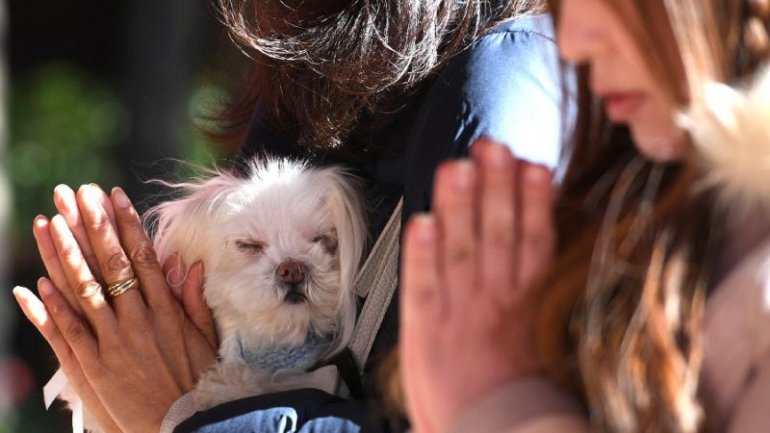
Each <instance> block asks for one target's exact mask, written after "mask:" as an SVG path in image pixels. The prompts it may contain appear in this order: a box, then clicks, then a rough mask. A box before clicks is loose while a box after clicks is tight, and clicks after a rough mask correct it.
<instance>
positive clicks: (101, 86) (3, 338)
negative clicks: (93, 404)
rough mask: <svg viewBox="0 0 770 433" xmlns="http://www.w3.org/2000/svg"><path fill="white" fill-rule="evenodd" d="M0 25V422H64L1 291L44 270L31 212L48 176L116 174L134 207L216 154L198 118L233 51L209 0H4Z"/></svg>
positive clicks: (44, 355)
mask: <svg viewBox="0 0 770 433" xmlns="http://www.w3.org/2000/svg"><path fill="white" fill-rule="evenodd" d="M0 1H2V0H0ZM0 32H2V35H3V42H4V44H3V45H2V50H3V52H2V55H0V59H1V60H2V66H1V67H0V71H1V73H0V76H1V77H2V80H0V82H1V83H2V85H0V101H2V105H1V106H2V113H1V115H0V282H2V285H0V433H9V432H23V433H34V432H66V431H69V429H70V420H69V417H68V415H67V413H65V412H64V411H63V410H62V409H61V407H59V406H54V407H53V408H52V410H51V411H49V412H48V413H45V411H44V408H43V398H42V391H41V387H42V386H43V384H44V383H45V382H46V381H47V380H48V378H49V377H50V375H51V374H52V373H53V372H54V370H55V369H56V362H55V359H54V357H53V355H52V354H51V352H50V350H49V349H48V347H47V345H46V344H45V342H44V341H43V340H42V338H41V337H40V336H39V335H38V334H37V332H36V331H35V330H34V329H33V328H32V327H31V326H30V325H29V324H28V323H27V322H26V320H23V318H22V317H21V313H20V311H19V310H18V308H17V306H16V304H15V302H14V301H13V298H12V295H11V288H12V287H13V286H15V285H24V286H26V287H30V288H32V287H34V285H35V281H36V279H37V278H38V277H39V276H41V275H43V272H44V271H43V269H42V267H41V266H40V263H39V259H38V258H37V256H36V250H35V244H34V239H33V238H32V234H31V223H32V219H33V218H34V216H35V215H37V214H39V213H43V214H46V215H49V216H51V215H52V214H53V213H54V208H53V205H52V203H51V192H52V190H53V187H54V186H55V185H57V184H59V183H66V184H69V185H70V186H72V187H73V188H77V187H78V186H79V185H81V184H83V183H90V182H95V183H98V184H101V185H103V186H104V187H106V188H110V187H112V186H114V185H121V186H123V187H124V188H125V189H126V190H127V191H128V192H129V195H130V196H132V197H133V198H134V199H135V201H137V202H139V204H140V208H146V206H148V205H150V204H152V202H153V197H156V198H157V197H158V192H157V191H156V190H154V189H153V187H152V185H148V184H147V183H146V180H148V179H154V178H164V179H173V178H178V177H179V176H180V173H179V172H178V170H179V169H178V167H179V166H180V165H179V164H176V163H174V162H173V161H174V160H184V161H191V162H193V163H195V164H197V165H211V164H212V163H215V162H217V161H220V160H222V159H223V158H226V157H227V155H228V150H227V149H223V148H221V147H218V146H215V145H212V144H211V143H208V142H207V141H206V140H205V139H203V138H202V137H201V136H200V134H198V133H197V128H196V126H200V125H199V124H198V123H196V122H199V120H197V121H196V119H200V118H201V117H205V116H206V115H207V114H211V113H213V112H214V111H215V110H216V109H217V107H218V106H220V104H221V102H222V101H224V100H226V99H227V92H226V91H225V90H223V89H224V88H225V87H226V86H224V85H223V83H222V82H223V81H225V80H226V78H223V77H226V76H228V75H227V72H228V71H226V70H225V69H226V68H225V67H224V65H225V64H226V63H227V62H226V61H224V60H223V59H226V58H228V57H237V54H234V53H237V51H236V50H235V49H233V48H232V46H231V43H230V42H229V40H228V39H227V38H226V36H225V35H224V32H223V30H222V27H221V25H220V24H219V23H218V21H217V18H216V12H215V6H214V4H213V2H212V0H123V1H120V0H118V1H104V0H70V1H66V2H56V1H47V2H42V3H41V2H33V1H29V0H7V1H5V2H4V3H3V4H2V6H1V7H0Z"/></svg>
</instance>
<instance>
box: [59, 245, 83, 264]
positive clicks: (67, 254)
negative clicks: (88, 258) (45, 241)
mask: <svg viewBox="0 0 770 433" xmlns="http://www.w3.org/2000/svg"><path fill="white" fill-rule="evenodd" d="M59 257H61V259H62V260H63V261H64V262H65V263H75V262H77V261H79V260H80V259H81V258H82V257H83V253H82V252H81V251H80V247H78V246H77V244H75V243H69V242H68V243H66V244H64V245H62V246H61V249H60V250H59Z"/></svg>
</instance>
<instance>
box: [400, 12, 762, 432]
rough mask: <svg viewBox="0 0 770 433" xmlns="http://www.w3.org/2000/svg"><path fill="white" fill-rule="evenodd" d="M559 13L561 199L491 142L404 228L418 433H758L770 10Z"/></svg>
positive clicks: (408, 388)
mask: <svg viewBox="0 0 770 433" xmlns="http://www.w3.org/2000/svg"><path fill="white" fill-rule="evenodd" d="M552 4H553V7H554V13H555V15H556V17H557V18H556V19H557V22H558V26H557V35H558V41H559V48H560V51H561V54H562V56H563V57H564V58H565V59H566V60H568V61H571V62H573V63H575V64H578V65H580V66H581V68H580V71H581V72H580V77H579V88H580V102H579V104H578V105H579V107H580V112H579V114H578V123H577V126H576V128H575V132H574V139H573V141H572V143H571V144H570V145H569V147H568V149H566V152H567V153H569V154H571V155H572V160H571V162H570V165H569V167H568V169H567V172H566V174H565V176H564V179H563V182H562V183H561V185H560V190H559V192H558V193H557V194H556V195H555V196H554V197H553V200H550V199H549V197H548V194H549V192H550V191H551V189H550V186H549V185H550V183H551V182H550V176H549V174H548V173H547V171H546V170H544V169H543V168H542V167H537V166H533V165H531V164H524V163H521V162H515V161H514V160H513V158H511V157H510V156H507V157H505V155H507V154H508V152H507V151H506V149H505V148H504V147H502V146H499V145H495V144H493V143H486V144H485V145H483V146H477V147H476V148H475V149H474V152H473V158H472V159H471V160H470V161H461V162H453V163H449V164H446V165H443V166H442V167H441V168H440V169H439V173H438V175H437V182H436V191H435V204H434V207H433V209H432V212H431V213H430V214H425V215H421V216H418V217H415V218H414V219H413V220H412V221H411V223H410V224H409V226H408V228H407V233H406V235H405V240H404V255H403V264H402V269H403V278H402V297H401V301H402V304H401V305H402V310H403V320H402V328H401V340H400V341H401V351H400V353H401V358H402V360H403V368H402V372H403V374H404V377H405V395H406V403H407V406H408V408H409V411H410V414H411V419H412V421H413V431H415V432H416V433H428V432H452V433H461V432H479V431H495V432H521V433H524V432H526V433H541V432H542V433H546V432H549V433H550V432H576V433H577V432H588V431H591V432H617V433H619V432H678V433H695V432H701V431H714V432H730V433H749V432H760V431H766V430H767V426H768V425H770V412H768V410H767V408H768V406H767V402H768V398H770V333H769V332H768V329H770V304H769V303H768V299H770V217H769V215H768V213H770V189H768V182H767V179H768V178H770V166H769V165H768V164H767V161H768V155H770V69H768V62H769V61H770V42H769V41H770V38H768V31H769V30H770V2H768V1H765V0H756V1H754V0H750V1H747V0H729V1H715V0H671V1H669V0H639V1H629V0H559V1H553V2H552ZM514 179H518V180H519V181H518V182H515V181H514ZM522 180H523V181H522ZM536 245H539V247H534V246H536ZM533 247H534V248H533ZM459 348H461V349H459Z"/></svg>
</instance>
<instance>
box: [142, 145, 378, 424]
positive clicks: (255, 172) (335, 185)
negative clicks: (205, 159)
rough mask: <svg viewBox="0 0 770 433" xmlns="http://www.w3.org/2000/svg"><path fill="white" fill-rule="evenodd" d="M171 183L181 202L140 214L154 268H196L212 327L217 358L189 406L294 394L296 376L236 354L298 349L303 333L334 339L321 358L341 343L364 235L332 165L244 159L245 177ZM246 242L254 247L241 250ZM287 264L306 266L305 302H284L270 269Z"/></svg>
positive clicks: (354, 202)
mask: <svg viewBox="0 0 770 433" xmlns="http://www.w3.org/2000/svg"><path fill="white" fill-rule="evenodd" d="M178 186H179V187H180V188H182V189H184V190H185V191H186V193H187V195H186V196H185V197H183V198H180V199H177V200H173V201H169V202H165V203H162V204H160V205H159V206H157V207H156V208H154V209H152V210H151V211H150V213H149V216H150V218H151V219H154V227H155V231H156V233H155V237H154V246H155V249H156V251H157V253H158V259H159V261H160V262H161V263H162V262H163V261H164V260H166V259H167V258H168V257H169V256H171V255H172V254H175V253H176V254H178V255H179V257H180V262H181V263H180V265H181V268H180V270H181V271H182V272H185V271H186V269H187V267H189V266H190V265H191V264H193V263H194V262H196V261H202V262H203V265H204V271H205V285H204V295H205V298H206V301H207V302H208V304H209V306H210V307H211V309H212V311H213V314H214V319H215V321H216V325H217V331H218V334H219V338H220V348H219V357H220V360H219V361H218V363H217V365H216V366H215V367H214V368H212V369H211V370H210V371H209V372H207V373H206V374H205V375H204V376H203V378H202V379H201V381H200V382H199V384H198V386H197V388H196V391H195V395H194V399H195V402H196V406H197V409H198V410H201V409H205V408H208V407H212V406H214V405H216V404H219V403H222V402H225V401H229V400H234V399H237V398H242V397H247V396H251V395H257V394H260V393H264V392H268V391H277V390H284V389H288V388H297V387H301V383H302V376H303V373H304V370H303V369H297V371H288V372H287V371H282V372H280V373H281V374H276V372H265V371H255V370H254V369H253V368H250V367H249V366H248V365H246V363H245V362H243V360H242V359H241V353H242V352H241V351H242V350H243V349H247V350H249V351H251V352H258V351H261V350H268V349H270V348H272V347H286V346H301V345H302V344H303V343H304V341H305V337H306V335H307V334H308V332H309V331H310V330H313V331H315V332H318V333H322V334H324V335H332V336H333V342H332V344H331V346H330V348H329V350H328V351H327V352H326V353H325V354H323V356H322V358H328V357H329V356H331V355H333V354H335V353H337V352H339V351H340V350H341V349H342V348H344V347H345V346H346V345H347V343H348V341H349V339H350V336H351V333H352V330H353V326H354V323H355V314H356V305H355V296H354V288H353V281H354V278H355V274H356V271H357V266H358V263H359V260H360V258H361V254H362V248H363V244H364V240H365V233H366V226H365V223H364V218H363V210H362V209H361V205H360V200H359V197H358V195H357V191H356V188H355V187H354V185H353V184H352V183H351V180H350V178H349V177H348V176H347V175H346V174H345V173H344V172H342V171H341V170H340V169H338V168H321V169H317V168H310V167H308V166H306V165H305V164H304V163H301V162H294V161H289V160H280V161H279V160H268V161H266V162H257V161H255V162H252V163H251V165H250V173H249V175H248V176H247V177H243V178H241V177H237V176H235V175H233V174H230V173H227V172H217V173H216V174H215V175H214V176H213V177H211V178H210V179H208V180H204V181H201V182H198V183H187V184H182V185H178ZM319 236H326V238H322V240H323V241H326V242H328V240H329V239H331V238H332V237H335V236H336V239H337V245H338V247H337V249H336V251H333V252H331V251H330V249H329V248H326V247H325V246H324V243H323V242H322V241H321V240H319ZM255 243H259V244H261V245H263V249H262V250H261V251H258V252H257V251H255V250H252V249H249V248H244V247H243V245H245V244H255ZM287 260H293V261H297V262H301V263H302V264H304V265H305V266H306V267H307V273H308V277H307V280H306V284H305V291H306V296H307V300H306V301H305V302H301V303H298V304H291V303H287V302H284V295H285V293H286V288H285V286H284V285H282V283H281V282H280V281H278V279H277V277H276V270H277V268H278V266H279V265H280V264H281V263H283V262H285V261H287ZM320 360H321V359H316V360H313V361H312V362H310V363H309V364H308V365H303V367H304V368H307V367H309V366H310V365H312V364H313V363H315V362H317V361H320ZM279 376H280V377H279Z"/></svg>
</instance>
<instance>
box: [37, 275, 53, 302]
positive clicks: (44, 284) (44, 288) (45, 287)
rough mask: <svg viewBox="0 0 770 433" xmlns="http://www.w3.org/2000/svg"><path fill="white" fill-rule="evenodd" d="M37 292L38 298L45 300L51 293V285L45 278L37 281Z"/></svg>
mask: <svg viewBox="0 0 770 433" xmlns="http://www.w3.org/2000/svg"><path fill="white" fill-rule="evenodd" d="M37 291H38V292H39V293H40V296H43V297H46V298H47V297H49V296H51V294H52V293H53V284H51V282H50V281H48V279H47V278H45V277H41V278H40V279H38V280H37Z"/></svg>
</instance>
